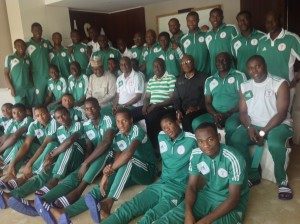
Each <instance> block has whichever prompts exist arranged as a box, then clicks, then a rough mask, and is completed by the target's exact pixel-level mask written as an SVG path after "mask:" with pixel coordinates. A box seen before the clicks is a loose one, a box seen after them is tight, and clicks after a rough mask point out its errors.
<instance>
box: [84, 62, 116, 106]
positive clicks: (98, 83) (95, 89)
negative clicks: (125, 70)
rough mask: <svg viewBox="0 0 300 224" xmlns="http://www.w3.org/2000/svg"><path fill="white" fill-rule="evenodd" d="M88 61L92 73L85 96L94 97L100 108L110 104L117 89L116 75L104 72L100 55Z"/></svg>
mask: <svg viewBox="0 0 300 224" xmlns="http://www.w3.org/2000/svg"><path fill="white" fill-rule="evenodd" d="M90 63H91V67H92V70H93V74H92V75H91V76H90V78H89V86H88V89H87V92H86V98H89V97H95V98H96V99H97V100H98V102H99V104H100V107H101V108H102V107H105V106H109V105H112V103H113V99H114V97H115V95H116V91H117V86H116V81H117V79H116V77H115V76H114V75H113V74H111V73H110V72H104V69H103V62H102V59H101V58H100V57H94V58H93V59H91V60H90Z"/></svg>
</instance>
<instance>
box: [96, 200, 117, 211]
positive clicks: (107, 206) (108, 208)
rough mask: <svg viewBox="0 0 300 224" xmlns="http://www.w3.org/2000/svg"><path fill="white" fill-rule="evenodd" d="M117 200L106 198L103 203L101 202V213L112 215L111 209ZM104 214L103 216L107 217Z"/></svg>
mask: <svg viewBox="0 0 300 224" xmlns="http://www.w3.org/2000/svg"><path fill="white" fill-rule="evenodd" d="M114 202H115V200H114V199H113V198H106V199H104V200H102V201H100V202H99V203H100V207H101V211H103V212H104V213H105V214H107V215H110V211H111V208H112V206H113V204H114ZM105 214H103V215H105Z"/></svg>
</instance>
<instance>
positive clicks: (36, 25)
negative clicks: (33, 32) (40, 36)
mask: <svg viewBox="0 0 300 224" xmlns="http://www.w3.org/2000/svg"><path fill="white" fill-rule="evenodd" d="M34 27H40V28H41V29H43V28H42V25H41V24H40V23H38V22H34V23H32V24H31V29H33V28H34Z"/></svg>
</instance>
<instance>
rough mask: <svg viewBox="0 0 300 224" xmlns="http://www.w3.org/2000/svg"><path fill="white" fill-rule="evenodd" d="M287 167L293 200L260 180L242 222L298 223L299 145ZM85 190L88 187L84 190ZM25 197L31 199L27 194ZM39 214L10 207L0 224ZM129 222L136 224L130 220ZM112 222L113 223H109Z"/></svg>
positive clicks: (127, 194)
mask: <svg viewBox="0 0 300 224" xmlns="http://www.w3.org/2000/svg"><path fill="white" fill-rule="evenodd" d="M290 157H291V160H290V165H289V168H288V175H289V179H290V185H291V186H292V188H293V191H294V199H293V200H291V201H280V200H278V199H277V187H276V185H275V184H274V183H272V182H269V181H265V180H263V181H262V183H261V184H260V185H258V186H256V187H254V188H252V189H251V195H250V201H249V206H248V211H247V214H246V219H245V221H244V223H245V224H285V223H288V224H299V223H300V147H293V150H292V153H291V154H290ZM143 188H144V186H135V187H131V188H129V189H127V190H125V191H124V192H123V193H122V196H121V198H120V200H119V201H118V202H116V203H115V205H114V208H116V207H118V206H119V205H120V204H121V203H123V202H124V201H126V200H128V199H130V198H131V197H132V196H133V195H135V194H136V193H138V192H139V191H141V190H142V189H143ZM87 191H88V189H87ZM28 198H32V196H29V197H28ZM72 221H73V223H74V224H82V223H84V224H89V223H93V222H92V220H91V219H90V216H89V213H88V212H85V213H83V214H81V215H79V216H77V217H74V218H73V219H72ZM39 223H43V220H42V219H40V218H39V217H35V218H32V217H27V216H24V215H22V214H19V213H17V212H15V211H13V210H11V209H6V210H2V211H0V224H39ZM131 223H135V221H132V222H131ZM112 224H113V223H112Z"/></svg>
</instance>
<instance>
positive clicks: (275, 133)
mask: <svg viewBox="0 0 300 224" xmlns="http://www.w3.org/2000/svg"><path fill="white" fill-rule="evenodd" d="M247 68H248V73H249V75H250V77H251V79H250V80H248V81H247V82H245V83H243V84H242V85H241V90H240V120H241V123H242V125H241V126H240V127H239V128H238V129H237V130H236V131H235V132H234V133H233V135H232V139H231V143H232V145H233V146H234V147H235V148H236V149H238V150H239V151H240V152H241V153H242V155H243V156H244V158H245V160H246V164H247V170H248V173H249V186H250V187H251V186H253V185H257V184H259V183H260V178H261V177H260V174H259V170H258V167H252V165H251V164H252V163H254V164H255V163H257V164H258V163H259V161H252V158H251V157H250V152H249V146H250V145H258V146H263V145H264V142H265V141H267V145H268V149H269V151H270V153H271V155H272V158H273V160H274V172H275V179H276V182H277V185H278V187H279V192H278V198H279V199H281V200H290V199H292V197H293V193H292V190H291V189H290V187H289V185H288V177H287V174H286V170H285V168H286V166H287V161H288V154H289V151H290V149H287V147H286V143H287V140H288V139H289V138H290V137H292V135H293V131H292V128H291V122H290V119H289V113H288V108H289V102H290V101H289V98H290V89H289V84H288V82H287V81H286V80H285V79H283V78H280V77H278V76H274V75H273V74H270V73H268V70H267V65H266V63H265V60H264V58H263V57H262V56H259V55H254V56H252V57H250V59H249V60H248V62H247ZM257 150H263V149H259V148H257ZM255 153H259V152H255ZM254 158H256V157H254ZM257 159H259V160H260V158H258V157H257Z"/></svg>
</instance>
